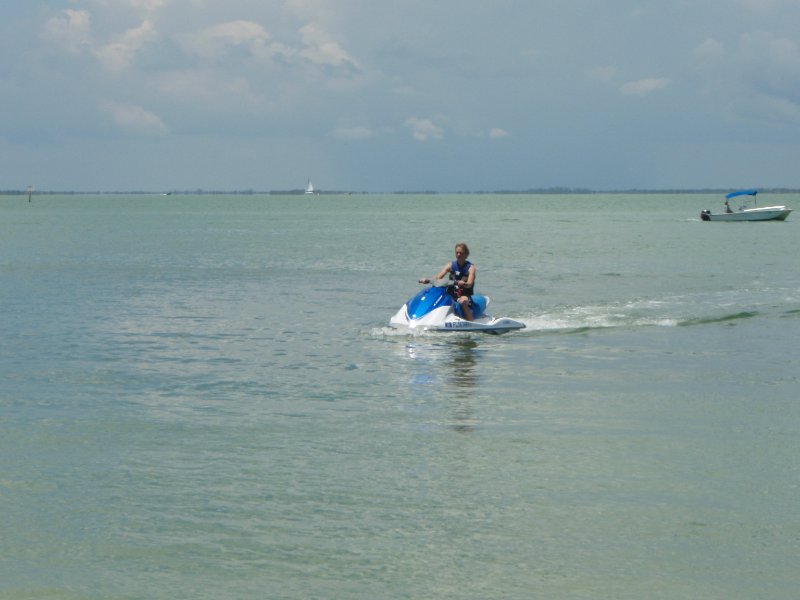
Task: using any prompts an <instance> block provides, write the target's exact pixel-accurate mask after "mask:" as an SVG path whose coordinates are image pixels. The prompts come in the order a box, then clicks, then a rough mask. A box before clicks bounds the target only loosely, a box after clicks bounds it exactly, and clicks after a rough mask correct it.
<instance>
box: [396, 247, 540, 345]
mask: <svg viewBox="0 0 800 600" xmlns="http://www.w3.org/2000/svg"><path fill="white" fill-rule="evenodd" d="M455 254H456V260H454V261H452V262H450V263H448V264H446V265H445V266H444V267H442V270H441V271H439V273H437V274H436V275H435V276H434V277H433V281H431V279H429V278H427V277H426V278H422V279H420V280H419V282H420V283H424V284H428V283H432V286H431V287H428V288H425V289H424V290H422V291H421V292H419V293H418V294H417V295H416V296H414V297H413V298H411V299H410V300H409V301H408V302H406V303H405V304H404V305H403V306H402V308H400V310H399V311H397V313H396V314H395V315H394V316H393V317H392V318H391V319H390V321H389V324H390V325H391V326H392V327H394V328H402V327H405V328H408V329H411V330H414V329H421V330H423V331H483V332H486V333H506V332H507V331H512V330H514V329H523V328H524V327H525V324H524V323H522V322H520V321H516V320H514V319H509V318H505V317H504V318H499V319H495V318H494V317H492V316H490V315H487V314H486V312H485V311H486V307H487V306H488V304H489V302H490V299H489V297H488V296H483V295H480V294H476V293H474V292H475V272H476V269H475V265H473V264H472V263H471V262H469V261H468V260H467V257H468V256H469V247H467V245H466V244H464V243H458V244H456V247H455ZM448 273H449V277H450V278H449V279H446V280H442V278H443V277H444V276H445V275H447V274H448Z"/></svg>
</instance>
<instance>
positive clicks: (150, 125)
mask: <svg viewBox="0 0 800 600" xmlns="http://www.w3.org/2000/svg"><path fill="white" fill-rule="evenodd" d="M100 108H101V109H102V110H103V111H104V112H106V113H107V114H109V115H110V116H111V118H112V120H113V121H114V123H115V124H116V125H117V127H119V128H120V129H121V130H122V131H124V132H126V133H129V134H133V135H136V136H142V137H161V136H164V135H166V134H167V133H168V132H169V130H168V128H167V126H166V125H165V124H164V122H163V121H162V120H161V119H160V118H159V117H158V116H157V115H155V114H154V113H152V112H149V111H147V110H145V109H144V108H142V107H141V106H136V105H134V104H119V103H115V102H103V103H101V104H100Z"/></svg>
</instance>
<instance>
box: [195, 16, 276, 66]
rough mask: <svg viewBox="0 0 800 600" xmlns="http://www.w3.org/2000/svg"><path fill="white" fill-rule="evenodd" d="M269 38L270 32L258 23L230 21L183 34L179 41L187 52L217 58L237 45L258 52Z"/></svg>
mask: <svg viewBox="0 0 800 600" xmlns="http://www.w3.org/2000/svg"><path fill="white" fill-rule="evenodd" d="M269 39H270V34H269V33H268V32H267V30H266V29H264V27H262V26H261V25H259V24H258V23H254V22H253V21H229V22H227V23H220V24H218V25H214V26H213V27H209V28H207V29H203V30H201V31H198V32H196V33H192V34H188V35H184V36H181V37H180V38H179V41H180V43H181V45H182V47H183V49H184V50H185V51H186V52H189V53H191V54H196V55H198V56H201V57H204V58H216V57H220V56H222V55H224V54H225V53H226V52H227V51H228V50H229V49H231V48H232V47H236V46H246V47H247V48H248V49H249V50H250V51H251V53H258V52H259V49H261V48H263V47H264V46H265V45H266V44H267V42H268V41H269Z"/></svg>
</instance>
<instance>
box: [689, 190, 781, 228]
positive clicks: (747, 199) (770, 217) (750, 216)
mask: <svg viewBox="0 0 800 600" xmlns="http://www.w3.org/2000/svg"><path fill="white" fill-rule="evenodd" d="M756 194H758V190H739V191H736V192H731V193H730V194H727V195H726V196H725V212H724V213H712V212H711V211H710V210H704V211H703V212H701V213H700V218H701V219H703V221H785V220H786V217H788V216H789V213H790V212H792V209H791V208H788V207H786V206H782V205H781V206H756ZM733 198H738V199H739V206H738V208H737V209H733V208H731V200H732V199H733Z"/></svg>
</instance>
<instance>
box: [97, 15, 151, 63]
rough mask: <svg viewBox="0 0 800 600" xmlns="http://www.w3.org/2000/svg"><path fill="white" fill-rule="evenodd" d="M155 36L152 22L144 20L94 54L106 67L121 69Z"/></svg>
mask: <svg viewBox="0 0 800 600" xmlns="http://www.w3.org/2000/svg"><path fill="white" fill-rule="evenodd" d="M155 37H156V29H155V26H154V25H153V23H152V22H150V21H145V22H144V23H142V24H141V25H140V26H139V27H136V28H134V29H129V30H128V31H126V32H125V33H124V34H123V36H122V37H121V38H120V39H119V40H117V41H114V42H111V43H110V44H106V45H105V46H102V47H101V48H99V49H98V50H97V51H96V52H95V54H96V55H97V58H98V59H99V60H100V62H101V63H103V65H104V66H105V67H106V68H107V69H109V70H111V71H122V70H124V69H126V68H127V67H129V66H130V65H131V63H132V62H133V61H134V60H135V59H136V55H137V53H138V52H139V51H141V50H142V49H143V48H144V47H145V45H146V44H147V42H149V41H152V40H153V39H155Z"/></svg>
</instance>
